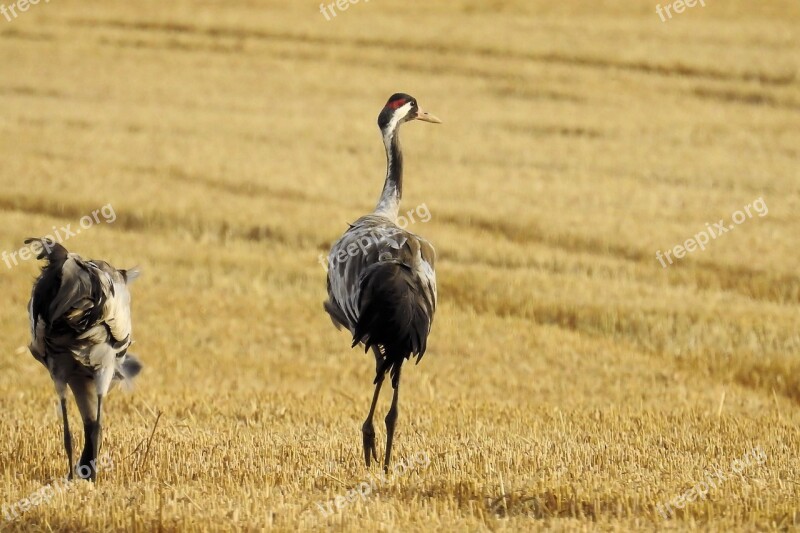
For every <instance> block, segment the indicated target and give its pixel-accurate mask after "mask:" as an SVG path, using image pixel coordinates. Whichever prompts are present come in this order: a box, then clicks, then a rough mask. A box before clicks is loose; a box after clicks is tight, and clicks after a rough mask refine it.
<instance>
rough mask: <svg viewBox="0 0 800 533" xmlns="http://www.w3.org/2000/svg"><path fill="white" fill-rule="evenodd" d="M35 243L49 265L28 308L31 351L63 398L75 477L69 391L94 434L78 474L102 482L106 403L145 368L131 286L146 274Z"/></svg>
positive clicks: (86, 430) (43, 242)
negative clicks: (135, 334)
mask: <svg viewBox="0 0 800 533" xmlns="http://www.w3.org/2000/svg"><path fill="white" fill-rule="evenodd" d="M32 243H34V244H36V245H38V247H40V248H41V252H40V253H39V254H38V259H44V260H46V261H47V263H46V264H45V265H44V267H43V268H42V273H41V275H40V276H39V277H38V278H37V279H36V282H35V283H34V285H33V291H32V293H31V299H30V302H29V303H28V313H29V315H30V328H31V343H30V345H29V349H30V352H31V354H32V355H33V357H34V358H36V360H38V361H39V362H40V363H42V364H43V365H44V366H45V368H47V370H48V372H49V373H50V377H51V378H52V379H53V383H54V385H55V389H56V393H57V394H58V396H59V399H60V400H61V409H62V415H63V423H64V447H65V450H66V452H67V459H68V461H69V471H68V476H69V477H70V478H72V475H73V465H72V436H71V434H70V432H69V423H68V420H67V410H66V389H67V386H69V388H70V390H72V394H73V396H74V397H75V402H76V403H77V405H78V409H79V410H80V413H81V418H82V420H83V424H84V433H85V437H86V440H85V445H84V450H83V453H82V455H81V458H80V460H79V462H78V465H77V466H78V473H79V475H80V476H81V477H86V478H88V479H91V480H92V481H94V480H95V479H96V475H97V468H96V466H97V465H96V461H97V454H98V453H99V450H100V441H101V434H102V424H101V417H102V402H103V398H104V397H105V395H106V394H107V393H108V391H109V390H110V388H111V387H112V385H113V384H114V383H115V382H118V381H126V382H129V381H130V380H132V379H133V378H134V377H135V376H136V375H137V374H138V373H139V371H140V370H141V364H140V363H139V361H138V360H137V359H136V358H135V357H133V356H132V355H131V354H128V348H129V347H130V345H131V342H132V341H131V308H130V302H131V297H130V292H129V291H128V283H129V282H130V281H131V280H133V279H134V278H135V277H136V276H137V275H138V272H137V271H135V270H118V269H116V268H114V267H112V266H111V265H109V264H108V263H106V262H105V261H92V260H86V259H83V258H82V257H81V256H79V255H77V254H73V253H69V252H68V251H67V250H66V249H65V248H64V247H63V246H61V245H60V244H58V243H55V242H53V241H51V240H49V239H27V240H26V241H25V244H32Z"/></svg>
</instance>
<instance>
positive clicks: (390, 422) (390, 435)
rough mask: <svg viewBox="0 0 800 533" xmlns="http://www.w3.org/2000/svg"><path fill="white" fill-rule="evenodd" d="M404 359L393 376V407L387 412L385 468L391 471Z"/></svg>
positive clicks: (385, 470) (387, 471)
mask: <svg viewBox="0 0 800 533" xmlns="http://www.w3.org/2000/svg"><path fill="white" fill-rule="evenodd" d="M401 365H402V361H401V363H399V364H398V365H397V367H396V368H397V370H396V371H395V374H394V375H393V376H392V387H393V388H394V395H393V396H392V407H391V408H389V412H388V413H386V419H385V422H386V456H385V457H384V459H383V470H384V472H386V473H387V474H388V473H389V462H390V461H391V459H392V441H393V440H394V427H395V423H396V422H397V399H398V395H399V392H400V368H402V366H401Z"/></svg>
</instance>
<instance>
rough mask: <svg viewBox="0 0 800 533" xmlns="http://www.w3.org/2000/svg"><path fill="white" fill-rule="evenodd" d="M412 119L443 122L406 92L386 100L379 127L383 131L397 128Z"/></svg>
mask: <svg viewBox="0 0 800 533" xmlns="http://www.w3.org/2000/svg"><path fill="white" fill-rule="evenodd" d="M410 120H422V121H423V122H432V123H434V124H441V123H442V121H441V120H439V119H438V118H437V117H435V116H433V115H431V114H430V113H428V112H427V111H423V110H422V108H421V107H420V106H419V104H417V99H416V98H414V97H413V96H411V95H408V94H405V93H395V94H393V95H392V96H391V97H390V98H389V101H388V102H386V105H385V106H384V107H383V110H382V111H381V114H380V115H378V127H380V129H381V130H382V131H387V130H394V129H397V128H398V127H399V126H400V124H402V123H403V122H408V121H410Z"/></svg>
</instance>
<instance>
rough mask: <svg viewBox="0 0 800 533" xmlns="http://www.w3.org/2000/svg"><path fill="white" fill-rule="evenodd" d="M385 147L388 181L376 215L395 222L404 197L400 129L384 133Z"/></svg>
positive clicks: (376, 207) (385, 183)
mask: <svg viewBox="0 0 800 533" xmlns="http://www.w3.org/2000/svg"><path fill="white" fill-rule="evenodd" d="M383 145H384V147H385V148H386V181H385V182H384V184H383V192H381V198H380V200H379V201H378V205H377V206H375V214H376V215H381V216H385V217H387V218H389V219H391V220H392V221H395V220H397V213H398V212H399V210H400V199H401V198H402V197H403V152H402V151H401V150H400V139H399V128H397V127H395V128H392V129H389V130H387V131H385V132H383Z"/></svg>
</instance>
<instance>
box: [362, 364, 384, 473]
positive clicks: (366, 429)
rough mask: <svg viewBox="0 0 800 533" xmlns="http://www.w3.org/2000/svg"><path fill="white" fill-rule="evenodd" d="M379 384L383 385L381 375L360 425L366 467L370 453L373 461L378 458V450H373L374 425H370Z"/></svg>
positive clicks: (379, 391)
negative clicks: (365, 417) (362, 423)
mask: <svg viewBox="0 0 800 533" xmlns="http://www.w3.org/2000/svg"><path fill="white" fill-rule="evenodd" d="M381 385H383V376H381V377H380V378H379V381H378V382H377V383H376V384H375V394H373V395H372V405H371V406H370V408H369V414H368V415H367V419H366V420H365V421H364V425H363V426H361V434H362V435H363V437H364V462H366V463H367V468H369V465H370V455H371V456H372V458H373V459H375V461H377V460H378V452H377V451H376V450H375V426H373V425H372V417H373V415H374V414H375V406H376V405H377V403H378V396H379V395H380V393H381Z"/></svg>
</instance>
